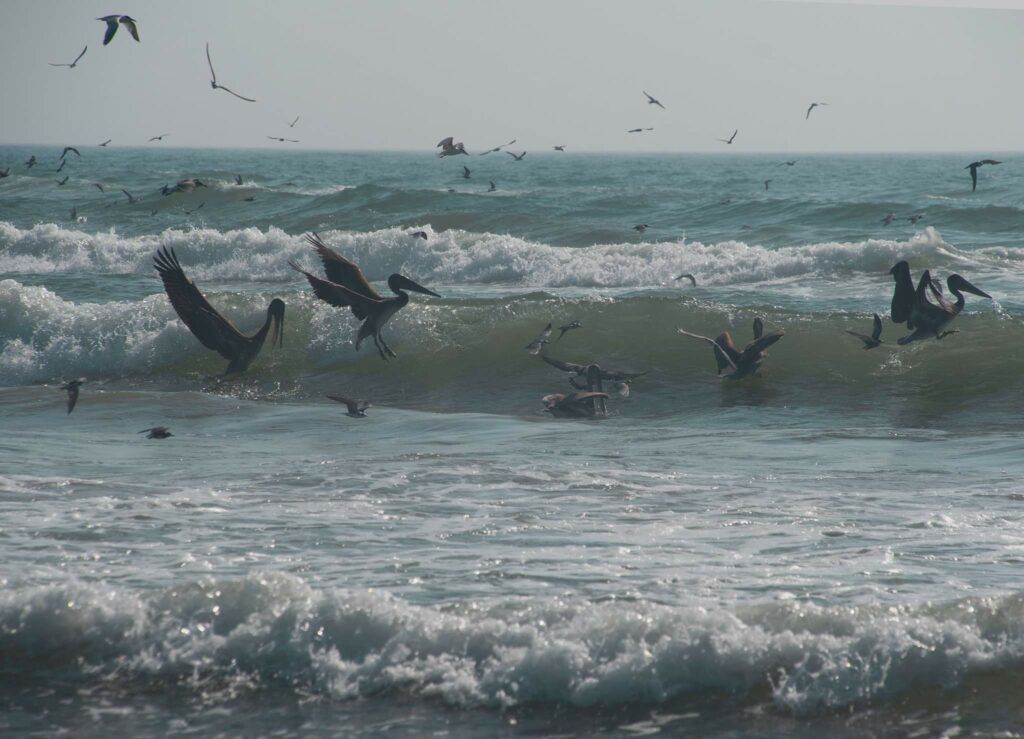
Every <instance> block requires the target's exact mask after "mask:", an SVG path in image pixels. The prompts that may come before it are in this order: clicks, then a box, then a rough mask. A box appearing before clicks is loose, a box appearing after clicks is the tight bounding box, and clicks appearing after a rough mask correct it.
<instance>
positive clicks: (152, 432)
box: [139, 426, 174, 439]
mask: <svg viewBox="0 0 1024 739" xmlns="http://www.w3.org/2000/svg"><path fill="white" fill-rule="evenodd" d="M139 433H140V434H145V435H146V438H147V439H167V438H170V437H171V436H174V434H172V433H171V430H170V429H169V428H167V427H166V426H154V427H153V428H151V429H142V431H140V432H139Z"/></svg>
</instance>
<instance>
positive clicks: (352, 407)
mask: <svg viewBox="0 0 1024 739" xmlns="http://www.w3.org/2000/svg"><path fill="white" fill-rule="evenodd" d="M327 397H328V398H330V399H331V400H333V401H335V402H337V403H344V404H345V405H346V406H347V407H348V412H349V413H356V412H358V411H360V410H362V408H360V406H363V407H366V408H368V407H369V404H368V403H362V402H360V401H358V400H352V398H346V397H343V396H341V395H328V396H327Z"/></svg>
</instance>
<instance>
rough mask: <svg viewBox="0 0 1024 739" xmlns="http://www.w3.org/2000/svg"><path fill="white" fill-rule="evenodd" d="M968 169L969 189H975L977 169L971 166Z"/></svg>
mask: <svg viewBox="0 0 1024 739" xmlns="http://www.w3.org/2000/svg"><path fill="white" fill-rule="evenodd" d="M969 169H970V170H971V187H977V186H978V167H977V166H976V165H971V166H970V167H969Z"/></svg>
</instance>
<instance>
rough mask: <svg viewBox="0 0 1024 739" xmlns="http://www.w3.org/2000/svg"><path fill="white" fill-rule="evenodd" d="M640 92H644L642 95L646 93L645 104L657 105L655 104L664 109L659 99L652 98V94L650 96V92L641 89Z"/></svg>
mask: <svg viewBox="0 0 1024 739" xmlns="http://www.w3.org/2000/svg"><path fill="white" fill-rule="evenodd" d="M642 92H643V94H644V95H646V96H647V104H648V105H657V106H658V107H659V108H661V109H662V110H665V106H664V105H662V104H661V101H660V100H657V99H655V98H654V97H653V96H652V95H651V94H650V93H649V92H647V91H646V90H643V91H642Z"/></svg>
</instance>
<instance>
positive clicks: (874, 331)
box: [871, 313, 882, 341]
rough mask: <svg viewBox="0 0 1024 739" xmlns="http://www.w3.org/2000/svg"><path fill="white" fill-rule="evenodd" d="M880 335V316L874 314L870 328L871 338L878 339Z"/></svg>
mask: <svg viewBox="0 0 1024 739" xmlns="http://www.w3.org/2000/svg"><path fill="white" fill-rule="evenodd" d="M881 337H882V317H881V316H880V315H878V314H877V313H876V314H875V319H874V322H873V324H872V328H871V338H872V339H874V340H875V341H878V340H879V339H881Z"/></svg>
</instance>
